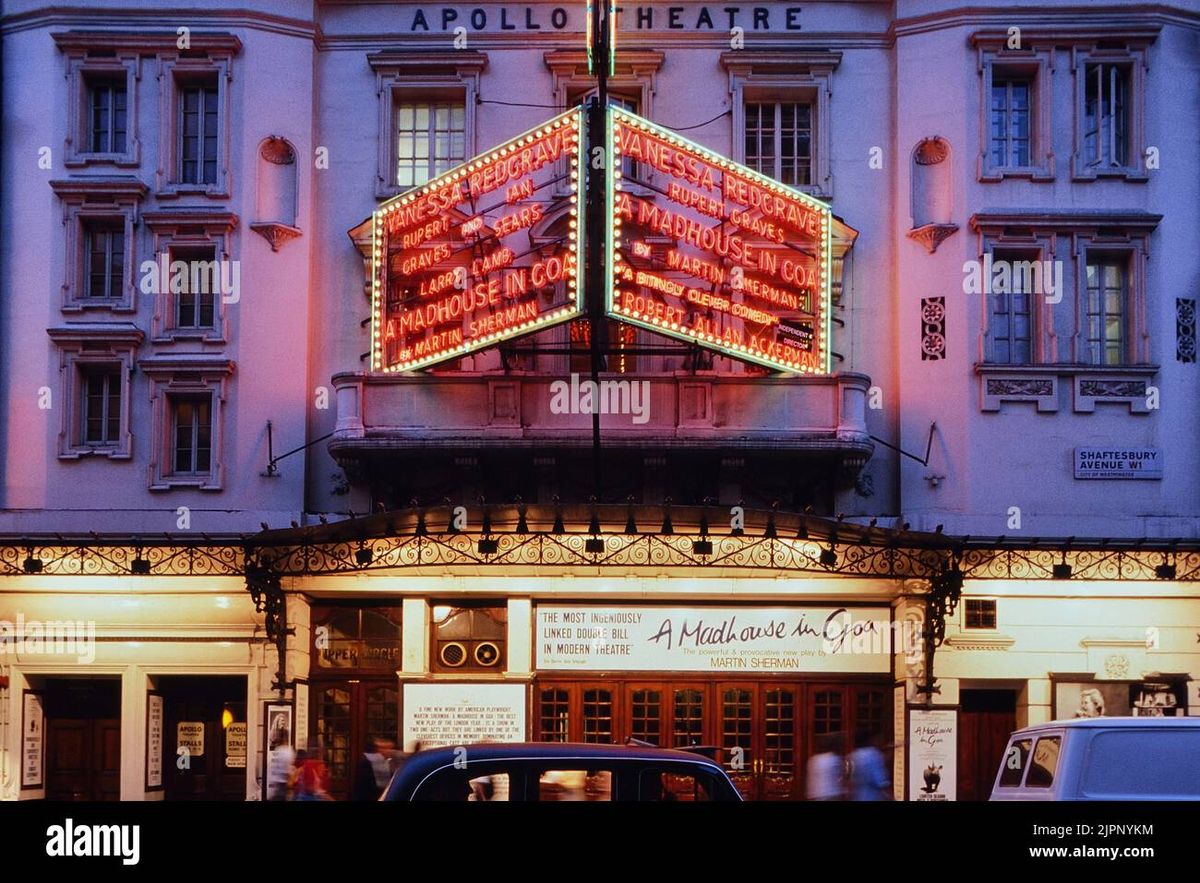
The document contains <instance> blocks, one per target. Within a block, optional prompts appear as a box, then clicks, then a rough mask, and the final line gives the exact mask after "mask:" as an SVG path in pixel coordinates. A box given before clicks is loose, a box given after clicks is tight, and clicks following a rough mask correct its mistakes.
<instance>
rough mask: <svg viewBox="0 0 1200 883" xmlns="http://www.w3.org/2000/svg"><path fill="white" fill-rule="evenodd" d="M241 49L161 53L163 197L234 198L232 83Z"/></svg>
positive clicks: (159, 186) (160, 167)
mask: <svg viewBox="0 0 1200 883" xmlns="http://www.w3.org/2000/svg"><path fill="white" fill-rule="evenodd" d="M195 40H196V38H195V37H194V36H193V47H194V46H195ZM240 46H241V44H240V43H238V42H236V40H235V41H234V42H233V43H231V44H227V45H219V46H214V48H213V49H212V50H210V51H209V52H207V53H199V54H197V53H189V54H188V55H185V56H180V55H178V54H176V53H174V52H163V53H160V55H159V72H160V74H159V80H160V82H161V83H162V84H163V88H162V90H161V98H160V100H159V113H160V115H161V116H160V123H159V144H160V145H161V154H160V157H159V163H158V169H157V189H158V194H159V196H163V197H168V198H171V197H175V196H179V195H181V194H190V193H200V194H203V195H205V196H210V197H214V198H227V197H228V196H229V194H230V191H231V188H232V180H231V176H230V170H229V169H230V163H229V155H230V126H229V121H230V104H229V100H230V83H231V81H232V79H233V75H232V72H233V55H234V53H236V52H237V51H238V50H239V49H240Z"/></svg>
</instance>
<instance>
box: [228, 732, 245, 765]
mask: <svg viewBox="0 0 1200 883" xmlns="http://www.w3.org/2000/svg"><path fill="white" fill-rule="evenodd" d="M225 766H226V767H227V768H229V769H245V767H246V722H245V721H234V722H233V723H231V724H230V725H229V726H228V727H226V728H225Z"/></svg>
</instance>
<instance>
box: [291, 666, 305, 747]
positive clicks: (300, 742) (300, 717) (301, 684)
mask: <svg viewBox="0 0 1200 883" xmlns="http://www.w3.org/2000/svg"><path fill="white" fill-rule="evenodd" d="M295 690H296V692H295V694H294V696H295V702H296V736H295V739H294V740H293V742H294V743H295V744H294V747H295V748H298V749H299V748H307V747H308V681H304V680H301V679H300V678H297V679H296V681H295Z"/></svg>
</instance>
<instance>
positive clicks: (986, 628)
mask: <svg viewBox="0 0 1200 883" xmlns="http://www.w3.org/2000/svg"><path fill="white" fill-rule="evenodd" d="M971 602H977V603H982V604H988V603H990V604H991V605H992V607H991V617H992V624H991V625H972V624H971V622H970V616H969V614H968V609H969V607H970V604H971ZM962 627H963V630H964V631H972V632H977V631H980V632H994V631H997V630H999V628H1000V604H999V602H998V601H997V599H995V598H964V599H963V615H962Z"/></svg>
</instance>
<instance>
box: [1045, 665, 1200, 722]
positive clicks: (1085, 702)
mask: <svg viewBox="0 0 1200 883" xmlns="http://www.w3.org/2000/svg"><path fill="white" fill-rule="evenodd" d="M1052 683H1053V685H1054V696H1053V700H1054V718H1055V720H1073V719H1074V718H1080V717H1129V716H1133V717H1183V716H1184V715H1186V714H1187V710H1188V695H1187V683H1186V682H1185V681H1184V680H1183V679H1182V678H1175V677H1170V678H1168V677H1163V678H1161V679H1160V680H1145V681H1133V682H1130V681H1097V680H1094V679H1092V678H1089V677H1081V676H1078V675H1076V676H1071V675H1065V676H1063V677H1062V678H1061V679H1060V678H1053V680H1052Z"/></svg>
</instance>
